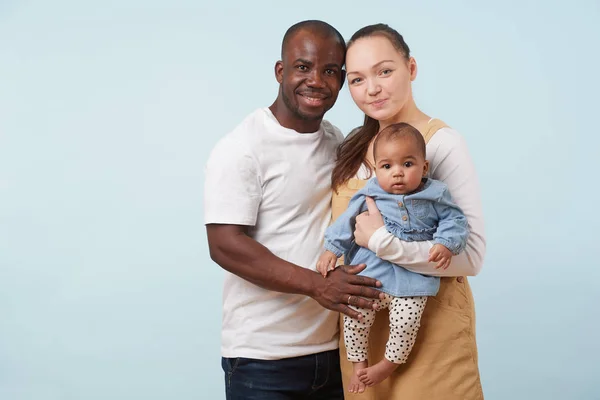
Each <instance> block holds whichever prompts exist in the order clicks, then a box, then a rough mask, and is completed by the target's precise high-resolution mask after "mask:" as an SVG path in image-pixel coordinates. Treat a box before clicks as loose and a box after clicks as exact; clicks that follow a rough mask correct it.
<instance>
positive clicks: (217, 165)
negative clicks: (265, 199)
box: [204, 137, 262, 226]
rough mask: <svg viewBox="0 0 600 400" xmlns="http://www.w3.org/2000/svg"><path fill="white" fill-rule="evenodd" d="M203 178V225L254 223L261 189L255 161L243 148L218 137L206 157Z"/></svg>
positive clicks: (232, 141) (249, 224)
mask: <svg viewBox="0 0 600 400" xmlns="http://www.w3.org/2000/svg"><path fill="white" fill-rule="evenodd" d="M205 177H206V180H205V184H204V223H205V224H230V225H248V226H254V225H255V224H256V218H257V215H258V207H259V205H260V201H261V198H262V189H261V184H260V176H259V168H258V162H257V160H255V159H254V157H252V155H251V154H250V153H249V151H248V149H247V148H244V146H243V145H242V144H241V143H239V142H235V141H234V140H230V137H226V138H224V139H222V140H221V141H220V142H219V143H217V145H216V146H215V148H214V149H213V151H212V153H211V154H210V157H209V158H208V162H207V164H206V176H205Z"/></svg>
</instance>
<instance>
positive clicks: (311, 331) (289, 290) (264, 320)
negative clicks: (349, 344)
mask: <svg viewBox="0 0 600 400" xmlns="http://www.w3.org/2000/svg"><path fill="white" fill-rule="evenodd" d="M345 50H346V46H345V43H344V40H343V38H342V36H341V35H340V33H339V32H338V31H337V30H336V29H335V28H333V27H332V26H330V25H329V24H326V23H324V22H321V21H304V22H300V23H298V24H296V25H294V26H292V27H291V28H290V29H289V30H288V31H287V32H286V34H285V36H284V39H283V44H282V50H281V53H282V54H281V61H278V62H277V63H276V64H275V76H276V78H277V81H278V82H279V94H278V96H277V99H276V100H275V102H274V103H273V104H272V105H271V106H270V107H269V108H264V109H259V110H257V111H255V112H254V113H252V114H250V116H248V117H247V118H246V119H245V120H244V121H243V122H242V123H241V124H240V125H238V126H237V127H236V128H235V129H234V130H233V132H231V133H230V134H228V135H227V136H226V137H224V138H223V139H222V140H221V141H220V142H219V143H218V144H217V145H216V146H215V148H214V149H213V151H212V153H211V156H210V158H209V161H208V163H207V169H206V173H207V174H206V187H205V220H206V221H205V222H206V224H207V234H208V242H209V247H210V254H211V258H212V259H213V260H214V261H215V262H216V263H217V264H219V265H220V266H221V267H223V268H224V269H225V270H226V271H228V273H227V275H226V278H225V285H224V296H223V326H222V349H221V350H222V355H223V359H222V366H223V369H224V371H225V383H226V393H227V399H228V400H230V399H249V398H253V399H254V398H256V399H265V400H269V399H314V400H317V399H327V400H331V399H343V390H342V382H341V376H340V370H339V354H338V314H337V312H342V313H345V314H348V315H350V316H351V317H355V318H359V317H360V315H359V313H358V312H356V311H354V310H352V309H350V308H349V307H348V304H352V305H354V306H358V307H369V308H373V307H374V305H373V302H372V301H371V300H368V298H379V297H380V295H381V294H380V292H379V291H377V290H376V289H374V288H373V287H375V286H379V285H380V283H378V282H376V281H375V280H374V279H371V278H367V277H363V276H357V275H356V274H357V273H359V272H360V271H362V270H363V269H364V265H361V266H345V267H343V268H337V269H336V270H334V271H332V272H331V273H330V274H329V275H328V277H327V278H323V277H322V276H321V275H319V274H318V273H316V272H315V266H316V263H317V260H318V258H319V255H320V253H321V251H322V239H323V235H324V232H325V229H326V227H327V226H328V225H329V222H330V212H331V210H330V202H331V172H332V170H333V166H334V162H335V152H336V149H337V147H338V145H339V144H340V143H341V141H342V139H343V137H342V135H341V133H340V132H339V130H338V129H337V128H335V127H334V126H332V125H331V124H330V123H328V122H326V121H323V116H324V114H325V112H327V110H329V109H330V108H331V107H332V106H333V105H334V103H335V101H336V99H337V96H338V93H339V90H340V88H341V87H342V83H343V81H344V71H343V69H342V67H343V65H344V57H345ZM336 311H337V312H336Z"/></svg>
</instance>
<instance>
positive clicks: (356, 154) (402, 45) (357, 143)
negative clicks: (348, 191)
mask: <svg viewBox="0 0 600 400" xmlns="http://www.w3.org/2000/svg"><path fill="white" fill-rule="evenodd" d="M371 36H383V37H385V38H387V39H388V40H389V41H390V42H391V43H392V45H393V46H394V47H395V48H396V49H397V50H398V51H399V52H400V53H402V55H403V56H404V57H405V58H406V60H408V59H409V58H410V49H409V48H408V45H407V44H406V42H405V41H404V38H403V37H402V35H401V34H399V33H398V32H397V31H396V30H395V29H393V28H390V27H389V26H388V25H386V24H375V25H369V26H365V27H364V28H362V29H359V30H358V31H356V33H355V34H354V35H352V37H351V38H350V41H349V42H348V49H350V47H351V46H352V44H354V42H356V41H357V40H358V39H361V38H365V37H371ZM378 132H379V121H377V120H376V119H373V118H371V117H369V116H368V115H365V121H364V123H363V126H361V127H359V128H357V129H355V130H354V131H353V132H352V133H351V134H350V135H348V137H347V138H346V140H344V142H343V143H342V144H341V145H340V147H339V148H338V150H337V161H336V164H335V167H334V169H333V174H332V176H331V186H332V187H333V190H335V191H337V189H338V188H339V187H340V186H342V185H343V184H344V183H346V182H348V181H349V180H350V179H352V178H353V177H354V176H355V175H356V173H357V172H358V169H359V168H360V166H361V165H362V163H363V162H364V161H365V158H366V155H367V150H368V149H369V144H370V143H371V140H373V138H374V137H375V136H377V133H378Z"/></svg>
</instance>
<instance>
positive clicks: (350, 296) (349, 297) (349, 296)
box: [348, 295, 352, 304]
mask: <svg viewBox="0 0 600 400" xmlns="http://www.w3.org/2000/svg"><path fill="white" fill-rule="evenodd" d="M350 299H352V295H348V304H350Z"/></svg>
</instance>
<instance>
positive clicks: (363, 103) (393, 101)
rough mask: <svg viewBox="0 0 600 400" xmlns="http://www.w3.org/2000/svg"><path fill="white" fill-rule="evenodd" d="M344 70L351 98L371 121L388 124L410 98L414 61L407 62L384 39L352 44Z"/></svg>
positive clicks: (363, 39) (375, 37)
mask: <svg viewBox="0 0 600 400" xmlns="http://www.w3.org/2000/svg"><path fill="white" fill-rule="evenodd" d="M346 69H347V70H348V86H349V88H350V94H351V95H352V99H353V100H354V102H355V103H356V105H357V106H358V107H359V108H360V109H361V110H362V111H363V112H364V113H365V114H367V115H368V116H369V117H371V118H374V119H376V120H378V121H381V122H385V121H389V120H390V119H392V118H393V117H395V116H396V115H397V114H398V113H399V112H400V111H401V110H402V109H403V108H404V106H405V105H406V104H407V102H408V101H409V100H411V99H412V85H411V82H412V81H413V80H414V79H415V78H416V76H417V65H416V62H415V60H414V59H413V58H412V57H411V58H410V60H407V59H406V58H405V57H404V55H403V54H402V53H400V52H399V51H398V50H397V49H396V48H395V47H394V46H393V45H392V43H391V42H390V41H389V39H387V38H386V37H385V36H371V37H365V38H361V39H358V40H357V41H356V42H354V43H353V44H352V45H351V46H350V48H349V49H348V52H347V54H346Z"/></svg>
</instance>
